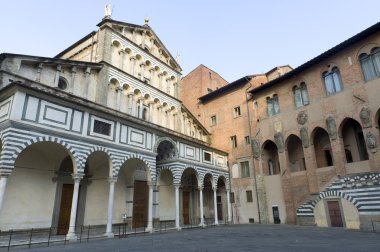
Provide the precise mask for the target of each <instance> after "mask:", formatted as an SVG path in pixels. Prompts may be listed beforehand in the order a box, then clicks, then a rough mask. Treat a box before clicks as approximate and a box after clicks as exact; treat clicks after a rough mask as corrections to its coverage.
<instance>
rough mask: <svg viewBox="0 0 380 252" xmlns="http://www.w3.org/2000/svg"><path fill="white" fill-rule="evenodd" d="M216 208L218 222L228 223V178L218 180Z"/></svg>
mask: <svg viewBox="0 0 380 252" xmlns="http://www.w3.org/2000/svg"><path fill="white" fill-rule="evenodd" d="M216 206H217V216H218V220H219V221H224V223H227V221H228V220H227V218H228V216H227V211H228V210H227V189H226V178H225V177H223V176H221V177H219V178H218V189H217V191H216Z"/></svg>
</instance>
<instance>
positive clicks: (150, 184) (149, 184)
mask: <svg viewBox="0 0 380 252" xmlns="http://www.w3.org/2000/svg"><path fill="white" fill-rule="evenodd" d="M147 184H148V186H155V185H156V181H149V182H148V183H147Z"/></svg>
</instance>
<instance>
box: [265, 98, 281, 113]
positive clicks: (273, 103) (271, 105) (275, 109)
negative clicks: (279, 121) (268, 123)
mask: <svg viewBox="0 0 380 252" xmlns="http://www.w3.org/2000/svg"><path fill="white" fill-rule="evenodd" d="M266 102H267V114H268V116H269V117H271V116H275V115H278V114H280V101H279V98H278V95H277V94H273V95H272V96H267V98H266Z"/></svg>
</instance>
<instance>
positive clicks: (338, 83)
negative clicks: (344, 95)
mask: <svg viewBox="0 0 380 252" xmlns="http://www.w3.org/2000/svg"><path fill="white" fill-rule="evenodd" d="M329 68H330V69H329V70H327V71H324V72H323V73H322V80H323V84H324V87H325V91H326V95H327V96H331V95H334V94H337V93H340V92H342V91H343V90H344V88H343V82H342V76H341V74H340V70H339V67H338V66H336V65H334V66H331V67H330V66H329ZM328 79H329V80H331V81H332V82H331V85H332V86H331V88H333V90H331V92H330V91H329V88H328V83H327V82H326V81H327V80H328ZM337 87H339V90H337Z"/></svg>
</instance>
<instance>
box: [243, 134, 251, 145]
mask: <svg viewBox="0 0 380 252" xmlns="http://www.w3.org/2000/svg"><path fill="white" fill-rule="evenodd" d="M244 142H245V145H250V144H251V137H250V136H245V137H244Z"/></svg>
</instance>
